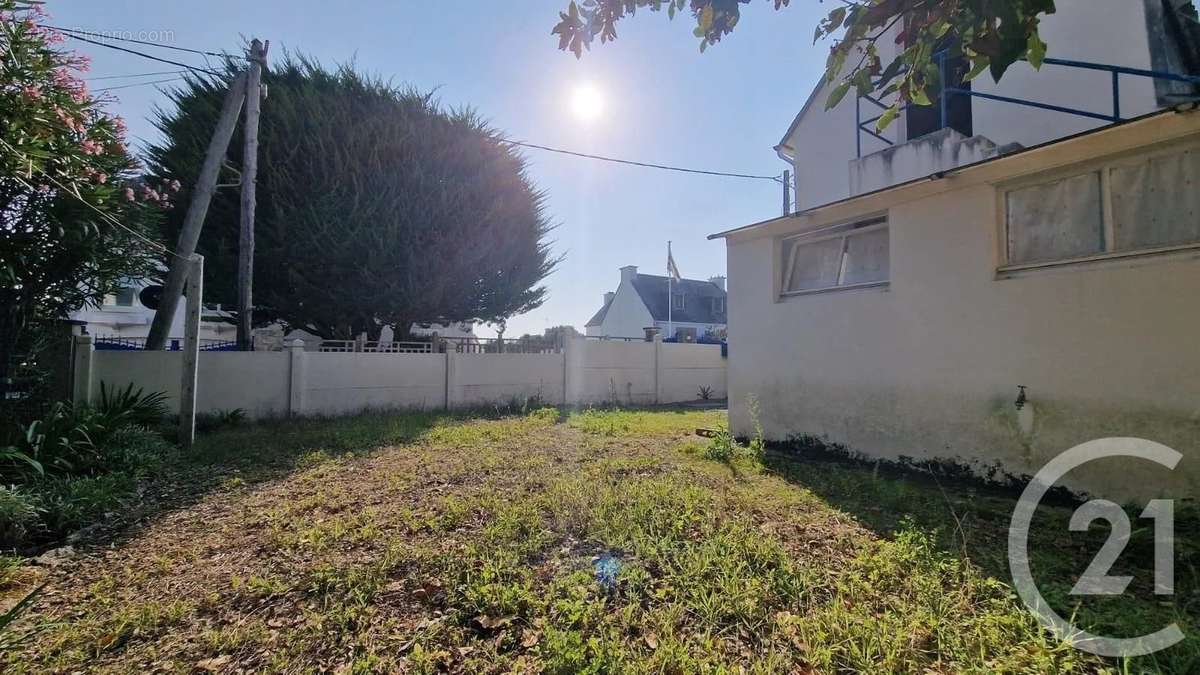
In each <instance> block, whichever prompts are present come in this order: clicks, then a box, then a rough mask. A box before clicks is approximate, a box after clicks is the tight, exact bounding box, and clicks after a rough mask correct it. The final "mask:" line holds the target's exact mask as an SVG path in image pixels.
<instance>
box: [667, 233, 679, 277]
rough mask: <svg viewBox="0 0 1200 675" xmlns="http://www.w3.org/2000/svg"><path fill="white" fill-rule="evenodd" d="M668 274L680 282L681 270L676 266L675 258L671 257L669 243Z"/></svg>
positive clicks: (668, 243)
mask: <svg viewBox="0 0 1200 675" xmlns="http://www.w3.org/2000/svg"><path fill="white" fill-rule="evenodd" d="M667 274H668V275H669V276H670V277H671V278H672V279H674V280H675V281H679V280H680V275H679V268H678V267H676V266H675V257H674V256H672V255H671V242H669V241H668V242H667Z"/></svg>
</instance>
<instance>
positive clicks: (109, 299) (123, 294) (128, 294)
mask: <svg viewBox="0 0 1200 675" xmlns="http://www.w3.org/2000/svg"><path fill="white" fill-rule="evenodd" d="M135 297H137V290H136V289H134V288H130V287H128V286H125V287H122V288H118V289H117V292H116V293H114V294H112V295H107V296H105V297H104V304H106V305H112V306H116V307H133V299H134V298H135Z"/></svg>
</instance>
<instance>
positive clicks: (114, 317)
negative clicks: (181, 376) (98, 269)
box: [70, 279, 237, 344]
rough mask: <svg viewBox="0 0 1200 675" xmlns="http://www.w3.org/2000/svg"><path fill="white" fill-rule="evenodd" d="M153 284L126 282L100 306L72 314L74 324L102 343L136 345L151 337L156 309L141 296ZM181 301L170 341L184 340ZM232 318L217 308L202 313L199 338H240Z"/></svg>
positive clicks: (219, 339)
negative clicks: (145, 302) (80, 323)
mask: <svg viewBox="0 0 1200 675" xmlns="http://www.w3.org/2000/svg"><path fill="white" fill-rule="evenodd" d="M148 285H150V282H149V281H147V280H144V279H127V280H125V281H124V282H123V283H122V285H121V287H120V288H118V289H117V291H116V292H115V293H113V294H110V295H107V296H105V298H104V300H103V302H101V304H100V305H99V306H87V307H84V308H83V309H81V310H79V311H77V312H74V313H72V314H71V316H70V318H71V319H72V320H74V321H83V322H85V323H86V324H87V331H88V333H90V334H91V335H93V336H95V337H96V339H97V340H99V341H102V343H103V341H105V340H106V339H107V341H108V342H113V343H117V344H120V343H128V344H137V343H138V342H139V341H140V340H141V339H143V338H145V337H146V336H147V335H149V334H150V324H151V323H152V322H153V321H154V310H153V309H150V308H149V307H147V306H145V305H144V304H143V303H142V298H141V294H142V291H143V289H145V288H146V287H147V286H148ZM183 303H184V301H183V300H182V299H180V302H179V308H178V310H177V311H176V312H175V318H174V321H172V323H171V330H170V331H169V332H168V333H167V336H168V338H169V339H177V340H182V339H183V324H184V321H185V319H186V312H184V311H183ZM229 318H230V315H229V313H228V312H224V311H222V310H221V309H220V307H219V306H217V307H211V306H210V307H206V308H205V309H204V311H203V312H202V314H201V321H200V339H201V340H206V341H222V342H223V341H232V340H236V339H237V327H236V326H235V325H234V324H233V323H230V321H229Z"/></svg>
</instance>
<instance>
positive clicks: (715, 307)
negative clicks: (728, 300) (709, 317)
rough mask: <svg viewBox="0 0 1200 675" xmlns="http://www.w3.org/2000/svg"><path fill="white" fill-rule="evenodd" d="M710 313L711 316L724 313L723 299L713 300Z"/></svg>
mask: <svg viewBox="0 0 1200 675" xmlns="http://www.w3.org/2000/svg"><path fill="white" fill-rule="evenodd" d="M712 311H713V314H723V313H724V312H725V298H713V301H712Z"/></svg>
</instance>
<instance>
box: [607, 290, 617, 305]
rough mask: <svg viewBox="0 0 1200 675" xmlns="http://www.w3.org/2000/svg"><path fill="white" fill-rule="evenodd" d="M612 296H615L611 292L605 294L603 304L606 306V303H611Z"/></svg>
mask: <svg viewBox="0 0 1200 675" xmlns="http://www.w3.org/2000/svg"><path fill="white" fill-rule="evenodd" d="M614 295H616V293H613V292H612V291H609V292H607V293H605V294H604V304H605V305H607V304H608V303H610V302H612V299H613V296H614Z"/></svg>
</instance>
